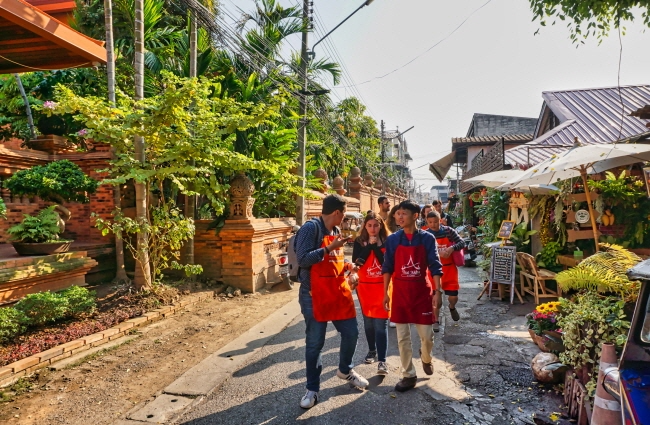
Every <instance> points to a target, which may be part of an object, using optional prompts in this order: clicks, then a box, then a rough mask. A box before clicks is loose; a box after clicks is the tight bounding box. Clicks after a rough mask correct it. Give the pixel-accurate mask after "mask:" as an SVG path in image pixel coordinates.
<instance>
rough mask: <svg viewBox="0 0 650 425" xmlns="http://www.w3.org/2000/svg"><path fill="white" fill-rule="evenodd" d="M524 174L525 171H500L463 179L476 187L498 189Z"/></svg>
mask: <svg viewBox="0 0 650 425" xmlns="http://www.w3.org/2000/svg"><path fill="white" fill-rule="evenodd" d="M524 173H525V171H523V170H499V171H492V172H491V173H485V174H481V175H479V176H476V177H471V178H469V179H463V181H464V182H466V183H473V184H475V185H476V186H485V187H497V186H500V185H502V184H503V183H505V182H507V181H509V180H512V179H515V178H517V177H519V176H521V175H522V174H524Z"/></svg>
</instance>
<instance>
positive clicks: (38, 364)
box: [0, 291, 215, 388]
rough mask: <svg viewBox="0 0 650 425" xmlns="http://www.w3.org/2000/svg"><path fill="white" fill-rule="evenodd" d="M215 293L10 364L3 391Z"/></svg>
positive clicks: (1, 370)
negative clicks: (32, 374)
mask: <svg viewBox="0 0 650 425" xmlns="http://www.w3.org/2000/svg"><path fill="white" fill-rule="evenodd" d="M214 296H215V292H214V291H208V292H202V293H199V294H195V295H190V296H187V297H185V298H183V299H182V300H180V301H178V302H176V303H174V304H172V305H169V306H165V307H161V308H157V309H155V310H151V311H149V312H147V313H144V314H143V315H142V316H138V317H134V318H132V319H129V320H125V321H124V322H122V323H118V324H117V325H115V326H113V327H112V328H108V329H104V330H103V331H100V332H96V333H94V334H91V335H87V336H84V337H81V338H78V339H75V340H72V341H69V342H66V343H64V344H60V345H57V346H56V347H52V348H50V349H48V350H46V351H43V352H41V353H38V354H33V355H31V356H29V357H25V358H24V359H21V360H18V361H17V362H13V363H10V364H8V365H6V366H3V367H0V388H3V387H7V386H9V385H12V384H14V383H15V382H17V381H18V380H19V379H20V378H22V377H24V376H27V375H29V374H31V373H33V372H35V371H37V370H39V369H43V368H45V367H49V366H50V365H52V364H54V363H56V362H58V361H60V360H64V359H67V358H69V357H71V356H73V355H75V354H78V353H80V352H83V351H86V350H89V349H91V348H92V347H97V346H99V345H102V344H105V343H107V342H109V341H113V340H116V339H118V338H121V337H123V336H124V335H127V334H128V333H129V332H130V330H131V329H135V328H139V327H142V326H145V325H148V324H151V323H153V322H155V321H158V320H160V319H163V318H165V317H169V316H173V315H174V314H176V313H177V312H179V311H181V310H184V309H185V307H187V306H190V305H194V304H197V303H199V302H201V301H204V300H206V299H209V298H214Z"/></svg>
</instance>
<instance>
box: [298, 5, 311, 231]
mask: <svg viewBox="0 0 650 425" xmlns="http://www.w3.org/2000/svg"><path fill="white" fill-rule="evenodd" d="M310 3H311V2H310V0H303V3H302V46H301V49H300V78H301V79H302V90H301V92H302V93H301V94H300V96H299V98H298V101H299V105H300V106H299V108H298V114H299V115H300V119H299V121H298V178H299V179H300V187H301V189H302V190H303V191H304V190H305V179H306V176H305V169H306V161H305V151H306V144H307V92H308V90H309V80H308V78H307V64H308V61H309V27H310V19H309V6H310ZM304 222H305V198H304V197H303V196H298V198H297V202H296V223H297V224H298V225H299V226H302V225H303V223H304Z"/></svg>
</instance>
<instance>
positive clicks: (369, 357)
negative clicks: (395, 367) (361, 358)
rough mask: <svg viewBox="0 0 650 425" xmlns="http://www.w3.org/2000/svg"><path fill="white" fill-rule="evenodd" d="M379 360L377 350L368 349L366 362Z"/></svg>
mask: <svg viewBox="0 0 650 425" xmlns="http://www.w3.org/2000/svg"><path fill="white" fill-rule="evenodd" d="M376 361H377V352H376V351H368V354H366V359H365V362H366V363H368V364H371V363H374V362H376Z"/></svg>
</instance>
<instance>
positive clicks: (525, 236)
mask: <svg viewBox="0 0 650 425" xmlns="http://www.w3.org/2000/svg"><path fill="white" fill-rule="evenodd" d="M537 232H538V231H537V230H528V223H527V222H521V223H519V224H518V225H517V226H515V228H514V229H513V230H512V234H511V235H510V240H511V241H513V242H514V243H515V247H516V248H517V252H528V253H530V237H531V236H533V235H535V234H537Z"/></svg>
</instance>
